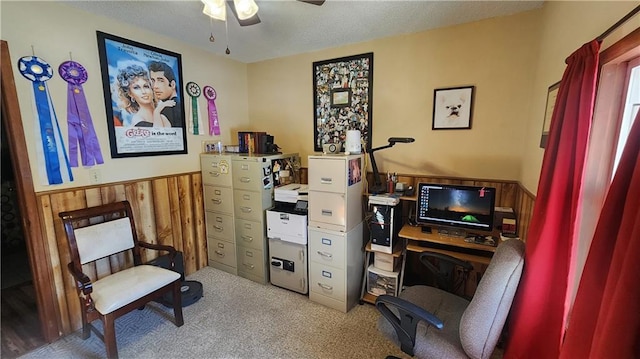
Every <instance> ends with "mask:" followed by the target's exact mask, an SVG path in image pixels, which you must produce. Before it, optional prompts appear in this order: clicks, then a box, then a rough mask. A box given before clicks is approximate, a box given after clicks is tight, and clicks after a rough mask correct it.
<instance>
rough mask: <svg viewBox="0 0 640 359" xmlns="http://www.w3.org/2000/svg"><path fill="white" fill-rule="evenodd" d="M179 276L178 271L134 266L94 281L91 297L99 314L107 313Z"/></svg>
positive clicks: (149, 266) (148, 266) (150, 266)
mask: <svg viewBox="0 0 640 359" xmlns="http://www.w3.org/2000/svg"><path fill="white" fill-rule="evenodd" d="M179 278H180V274H179V273H176V272H174V271H171V270H168V269H164V268H160V267H156V266H152V265H140V266H135V267H131V268H128V269H125V270H123V271H120V272H117V273H114V274H111V275H109V276H107V277H104V278H102V279H99V280H97V281H95V282H94V283H93V293H91V297H92V298H93V301H94V305H95V307H96V309H97V310H98V311H99V312H100V313H101V314H109V313H111V312H113V311H114V310H117V309H119V308H121V307H123V306H125V305H127V304H129V303H131V302H133V301H135V300H136V299H138V298H141V297H144V296H145V295H147V294H149V293H151V292H153V291H155V290H157V289H160V288H162V287H164V286H166V285H168V284H170V283H172V282H174V281H175V280H176V279H179Z"/></svg>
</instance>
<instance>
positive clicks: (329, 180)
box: [320, 177, 333, 184]
mask: <svg viewBox="0 0 640 359" xmlns="http://www.w3.org/2000/svg"><path fill="white" fill-rule="evenodd" d="M320 183H322V184H331V183H333V178H329V177H322V178H320Z"/></svg>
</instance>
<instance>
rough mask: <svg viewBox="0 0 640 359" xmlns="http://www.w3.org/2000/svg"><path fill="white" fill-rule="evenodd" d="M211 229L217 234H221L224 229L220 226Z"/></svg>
mask: <svg viewBox="0 0 640 359" xmlns="http://www.w3.org/2000/svg"><path fill="white" fill-rule="evenodd" d="M213 229H215V230H216V231H218V232H222V231H223V230H224V228H222V227H220V226H213Z"/></svg>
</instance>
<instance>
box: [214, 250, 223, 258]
mask: <svg viewBox="0 0 640 359" xmlns="http://www.w3.org/2000/svg"><path fill="white" fill-rule="evenodd" d="M215 252H216V254H217V255H218V256H220V257H224V253H223V252H220V251H215Z"/></svg>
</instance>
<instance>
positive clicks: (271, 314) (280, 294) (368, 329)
mask: <svg viewBox="0 0 640 359" xmlns="http://www.w3.org/2000/svg"><path fill="white" fill-rule="evenodd" d="M187 279H188V280H197V281H199V282H201V283H202V284H203V286H204V297H203V298H202V299H200V301H198V302H197V303H195V304H193V305H191V306H189V307H186V308H184V320H185V324H184V325H183V326H182V327H180V328H178V327H176V326H175V325H174V324H173V322H172V321H168V320H166V318H171V313H172V312H171V311H170V310H169V309H168V308H165V307H164V306H162V305H159V304H155V303H154V304H152V305H148V306H147V307H146V308H145V309H144V310H142V311H134V312H132V313H129V314H127V315H125V316H123V317H121V318H119V319H118V320H117V321H116V331H117V334H116V336H117V340H118V352H119V354H120V358H167V359H168V358H180V359H187V358H384V357H385V356H387V355H390V354H391V355H396V356H399V357H402V358H408V356H407V355H405V354H403V353H402V352H401V351H400V350H399V349H398V348H397V347H396V346H395V345H393V344H392V343H391V342H390V341H388V340H387V339H385V338H384V337H383V336H382V335H381V334H380V333H379V332H378V330H377V329H376V322H377V319H378V317H379V314H378V312H377V311H376V309H375V308H374V306H372V305H370V304H364V305H356V306H355V307H354V308H353V309H351V310H350V311H349V312H348V313H342V312H339V311H336V310H334V309H330V308H327V307H324V306H322V305H320V304H316V303H313V302H311V301H310V300H309V298H308V297H307V296H304V295H301V294H298V293H296V292H292V291H288V290H285V289H281V288H278V287H275V286H271V285H260V284H257V283H254V282H251V281H249V280H246V279H244V278H241V277H237V276H234V275H231V274H228V273H225V272H222V271H219V270H216V269H214V268H211V267H206V268H203V269H201V270H199V271H198V272H196V273H194V274H193V275H191V276H190V277H189V278H187ZM94 323H96V326H97V327H99V328H100V330H102V328H101V327H100V324H99V321H97V322H94ZM104 356H105V351H104V346H103V344H102V342H101V341H100V340H99V339H98V338H97V337H96V336H95V335H92V336H91V338H90V339H88V340H82V339H81V338H80V335H79V332H76V333H73V334H71V335H69V336H67V337H64V338H62V339H60V340H58V341H56V342H54V343H52V344H49V345H47V346H44V347H42V348H39V349H36V350H35V351H33V352H30V353H28V354H27V355H25V356H23V357H22V358H99V357H104Z"/></svg>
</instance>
